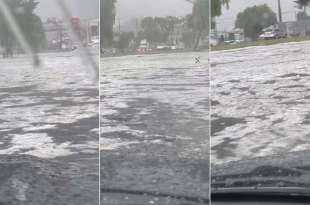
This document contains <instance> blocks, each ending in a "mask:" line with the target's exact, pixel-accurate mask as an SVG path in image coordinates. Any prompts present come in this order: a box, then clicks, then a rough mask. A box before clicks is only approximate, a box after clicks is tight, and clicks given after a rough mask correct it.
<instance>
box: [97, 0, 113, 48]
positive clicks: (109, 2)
mask: <svg viewBox="0 0 310 205" xmlns="http://www.w3.org/2000/svg"><path fill="white" fill-rule="evenodd" d="M115 3H116V0H100V14H101V15H100V28H101V34H100V39H101V46H102V47H104V46H107V47H109V46H111V45H112V43H113V25H114V23H115V15H116V13H115Z"/></svg>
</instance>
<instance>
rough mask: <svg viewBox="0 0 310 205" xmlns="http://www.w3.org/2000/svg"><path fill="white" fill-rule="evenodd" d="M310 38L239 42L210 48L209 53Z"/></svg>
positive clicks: (308, 38)
mask: <svg viewBox="0 0 310 205" xmlns="http://www.w3.org/2000/svg"><path fill="white" fill-rule="evenodd" d="M309 40H310V36H306V37H290V38H280V39H271V40H258V41H251V42H241V43H237V44H223V45H218V46H213V47H211V51H221V50H230V49H238V48H246V47H253V46H269V45H275V44H280V43H290V42H302V41H309Z"/></svg>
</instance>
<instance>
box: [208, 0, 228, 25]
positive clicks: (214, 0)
mask: <svg viewBox="0 0 310 205" xmlns="http://www.w3.org/2000/svg"><path fill="white" fill-rule="evenodd" d="M229 2H230V0H211V17H212V22H211V23H212V25H211V27H212V28H215V27H216V24H215V21H214V18H215V17H217V16H221V15H222V8H223V6H226V8H229Z"/></svg>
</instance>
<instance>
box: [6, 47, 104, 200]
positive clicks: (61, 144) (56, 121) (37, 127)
mask: <svg viewBox="0 0 310 205" xmlns="http://www.w3.org/2000/svg"><path fill="white" fill-rule="evenodd" d="M41 57H42V62H43V65H42V67H39V68H33V67H32V65H31V62H32V61H31V60H30V59H29V58H27V57H25V56H17V57H15V58H13V59H6V60H4V59H0V71H1V75H0V100H1V101H0V113H1V115H0V139H1V140H0V141H1V142H0V170H1V172H0V204H5V205H15V204H16V205H19V204H25V205H28V204H31V205H41V204H47V205H57V204H59V205H64V204H80V205H85V204H89V205H93V204H98V203H99V199H98V187H99V184H98V180H99V177H98V175H99V173H98V166H99V164H98V160H99V159H98V158H99V157H98V141H99V139H98V136H99V134H98V121H99V120H98V119H99V118H98V104H99V103H98V97H97V96H98V88H97V86H96V85H95V84H94V83H93V81H92V78H91V77H90V76H89V72H88V71H87V69H85V66H84V65H83V64H82V63H81V60H80V58H79V57H77V56H76V55H75V54H74V53H54V54H52V53H51V54H42V55H41Z"/></svg>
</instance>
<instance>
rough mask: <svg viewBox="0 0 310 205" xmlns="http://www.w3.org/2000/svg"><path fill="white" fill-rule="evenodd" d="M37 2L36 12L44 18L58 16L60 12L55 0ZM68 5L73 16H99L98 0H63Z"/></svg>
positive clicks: (84, 17) (85, 17)
mask: <svg viewBox="0 0 310 205" xmlns="http://www.w3.org/2000/svg"><path fill="white" fill-rule="evenodd" d="M37 1H38V2H39V5H38V8H37V10H36V13H37V14H38V15H39V16H40V17H41V18H42V19H43V20H44V19H46V18H48V17H60V14H61V13H60V12H59V9H58V6H57V3H56V1H55V0H37ZM64 1H66V3H67V5H68V6H69V7H70V11H71V13H72V15H73V16H78V17H80V18H82V19H90V18H96V17H98V16H99V0H64Z"/></svg>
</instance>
